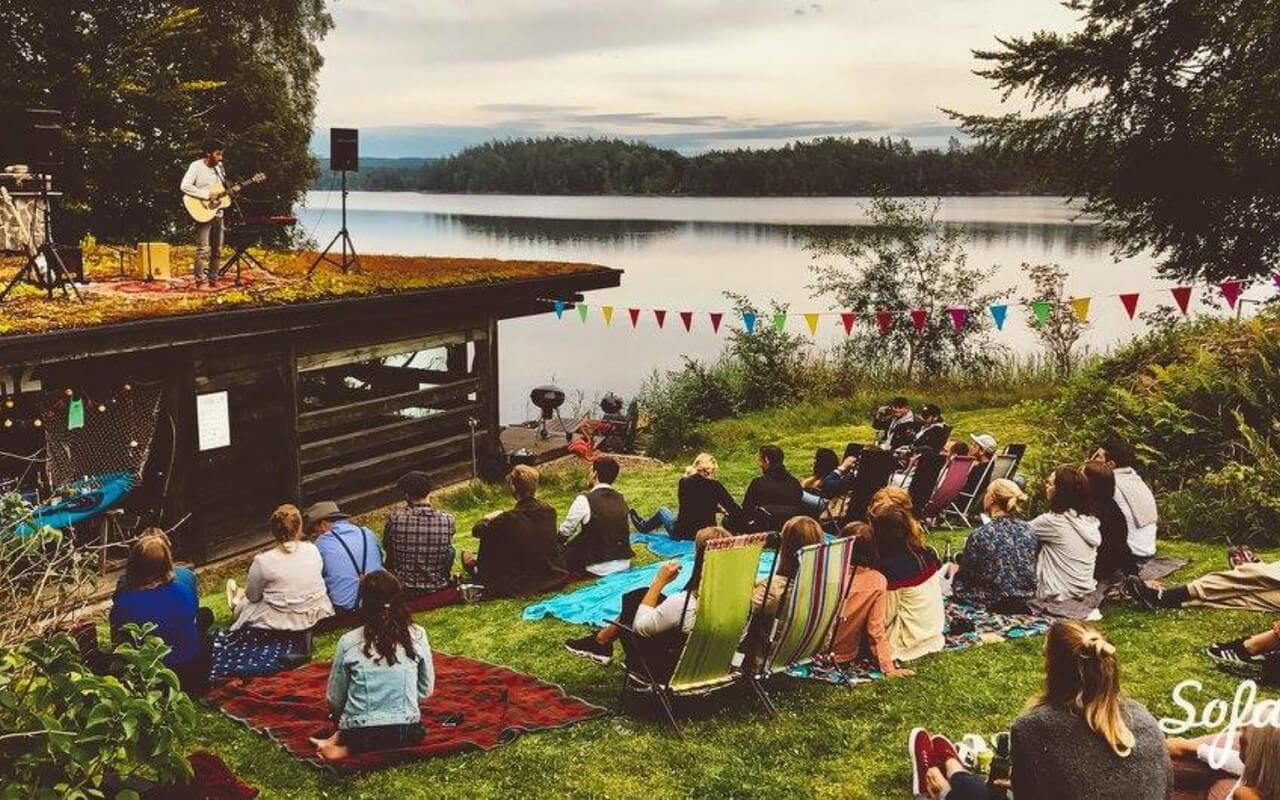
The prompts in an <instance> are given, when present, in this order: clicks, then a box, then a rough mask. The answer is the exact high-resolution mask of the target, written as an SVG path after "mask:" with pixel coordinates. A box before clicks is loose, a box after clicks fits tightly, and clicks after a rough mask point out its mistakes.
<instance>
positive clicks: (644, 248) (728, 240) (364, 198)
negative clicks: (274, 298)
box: [299, 192, 1263, 422]
mask: <svg viewBox="0 0 1280 800" xmlns="http://www.w3.org/2000/svg"><path fill="white" fill-rule="evenodd" d="M865 204H866V200H865V198H856V197H848V198H830V197H824V198H649V197H531V196H511V195H432V194H419V193H413V192H352V193H351V195H350V197H349V200H348V227H349V228H350V230H351V235H352V239H353V240H354V241H355V244H356V248H357V249H358V251H359V252H361V253H399V254H405V255H432V256H476V257H493V258H527V259H548V260H559V261H587V262H593V263H597V264H604V265H606V266H610V267H617V268H619V269H623V270H625V271H626V274H625V275H624V276H623V278H622V286H621V287H620V288H617V289H609V290H603V291H596V292H590V293H588V295H587V301H586V302H587V304H588V306H589V309H590V313H589V316H588V319H587V321H586V323H585V324H584V323H582V322H580V321H579V319H578V316H577V314H576V313H574V312H572V311H570V312H566V313H565V316H564V319H563V320H557V319H556V317H555V315H554V314H547V315H544V316H541V317H533V318H526V319H518V320H508V321H506V322H503V323H502V325H501V329H500V332H499V337H500V344H501V354H500V358H501V369H502V399H501V414H502V419H503V421H504V422H516V421H520V420H524V419H528V418H530V417H531V416H533V413H534V409H533V408H532V406H531V405H530V404H529V402H528V392H529V389H531V388H532V387H533V386H536V385H538V384H541V383H548V382H550V383H555V384H557V385H559V386H560V387H561V388H563V389H564V390H565V391H566V392H568V393H569V394H570V397H571V398H572V397H574V396H575V395H576V394H578V393H581V396H582V398H583V399H584V400H585V401H586V402H588V403H591V402H593V401H594V399H595V398H596V397H598V396H600V395H602V394H604V393H605V392H607V391H614V392H617V393H618V394H620V395H622V396H623V397H624V398H626V399H628V400H629V399H630V398H631V396H632V395H633V394H634V393H635V392H636V390H637V389H638V388H639V387H640V385H641V383H642V382H643V381H644V379H645V378H646V377H648V376H649V375H650V374H651V373H652V372H653V370H655V369H657V370H665V369H671V368H675V367H678V366H680V364H681V363H682V358H683V357H685V356H689V357H693V358H699V359H709V358H713V357H714V356H715V355H716V354H718V353H719V352H720V350H721V347H722V345H723V343H724V328H723V327H722V328H721V331H720V333H719V334H715V333H713V332H712V330H711V326H710V323H709V322H708V320H707V316H706V314H705V312H707V311H717V310H720V311H723V310H727V308H728V303H727V302H726V300H725V298H724V295H723V293H724V292H725V291H732V292H735V293H739V294H743V295H746V296H747V297H749V298H751V299H752V300H753V301H754V302H755V303H756V304H757V305H758V306H759V307H761V308H767V307H768V304H769V302H770V301H772V300H776V301H779V302H783V303H790V304H791V311H792V312H793V313H795V314H796V316H795V317H794V318H792V319H790V320H789V322H788V325H789V326H790V327H791V329H793V330H795V331H797V332H801V331H803V332H806V333H807V328H806V326H805V323H804V320H803V318H801V317H800V316H799V314H800V313H803V312H806V311H829V310H831V309H830V306H829V301H828V300H826V299H814V298H813V297H812V293H811V290H810V288H809V284H810V282H811V276H810V265H811V263H812V260H811V258H810V256H809V254H808V253H807V252H805V250H804V244H805V236H804V229H805V227H806V226H815V225H821V226H850V225H859V224H866V221H867V218H866V214H865ZM338 206H339V198H338V193H337V192H332V193H327V192H313V193H311V194H310V195H309V196H308V198H307V205H306V207H305V208H302V209H300V210H299V217H300V228H301V229H302V230H303V231H305V232H308V233H310V235H311V236H312V237H313V238H314V239H315V240H317V241H319V242H320V243H321V244H323V243H325V242H327V241H328V240H329V239H330V237H332V236H333V234H334V232H335V231H336V230H337V229H338V225H339V209H338ZM941 217H942V219H943V220H944V221H946V222H948V223H951V224H955V225H958V226H961V227H962V229H963V230H964V231H965V232H966V233H967V234H968V244H967V252H968V254H969V263H970V264H971V265H974V266H981V267H990V268H992V269H993V270H994V275H993V277H992V279H991V281H990V284H989V285H990V286H991V287H1013V288H1014V297H1015V298H1016V297H1017V296H1020V295H1022V294H1023V293H1025V292H1026V290H1027V285H1026V281H1025V279H1024V278H1023V276H1022V273H1021V271H1020V269H1019V265H1021V264H1022V263H1023V262H1033V263H1034V262H1049V261H1053V262H1057V263H1059V264H1061V265H1062V266H1063V267H1065V268H1066V269H1067V270H1069V272H1070V274H1071V278H1070V280H1069V282H1068V286H1067V291H1068V293H1070V294H1071V295H1073V296H1086V295H1090V296H1094V300H1093V305H1092V309H1091V318H1092V322H1091V326H1090V330H1089V331H1088V332H1087V334H1086V337H1085V344H1086V345H1087V346H1089V347H1090V348H1092V349H1094V350H1104V349H1107V348H1110V347H1114V346H1115V345H1116V344H1118V343H1122V342H1124V341H1126V340H1128V339H1129V338H1131V337H1132V336H1134V335H1135V334H1136V333H1139V332H1140V331H1141V323H1140V322H1130V321H1129V319H1128V316H1127V315H1126V313H1125V311H1124V308H1123V306H1122V305H1121V303H1120V301H1119V299H1118V298H1116V297H1114V296H1110V297H1103V296H1101V295H1115V294H1118V293H1122V292H1142V293H1143V297H1142V300H1141V301H1140V305H1139V310H1140V311H1141V310H1145V309H1151V308H1154V307H1155V306H1156V305H1158V304H1161V303H1163V304H1171V303H1172V299H1171V298H1170V295H1169V292H1168V291H1167V288H1168V286H1169V285H1170V284H1169V283H1168V282H1167V281H1165V280H1161V279H1159V278H1157V277H1156V276H1155V275H1154V274H1153V262H1152V260H1151V259H1150V258H1145V257H1140V258H1133V259H1127V260H1124V261H1120V262H1116V261H1115V259H1114V258H1113V257H1112V256H1111V254H1110V249H1109V247H1108V246H1107V244H1106V243H1105V242H1103V241H1101V240H1100V238H1099V236H1098V234H1097V231H1096V227H1095V226H1094V225H1093V224H1092V223H1091V222H1090V221H1089V220H1085V219H1081V218H1080V217H1079V215H1078V213H1077V212H1076V211H1074V210H1073V209H1071V208H1069V207H1068V206H1067V204H1066V203H1065V202H1064V201H1063V200H1061V199H1059V198H1047V197H957V198H946V199H944V200H943V202H942V208H941ZM1255 293H1263V290H1262V289H1261V288H1260V289H1259V290H1256V291H1255ZM1246 296H1251V294H1246ZM1195 302H1196V301H1194V300H1193V303H1195ZM602 305H612V306H614V307H615V308H616V312H615V316H614V318H613V323H612V325H610V326H606V325H605V324H604V320H603V319H602V318H601V316H600V314H599V307H600V306H602ZM631 307H635V308H642V309H646V311H645V312H644V315H643V316H642V317H641V320H640V325H639V328H638V329H636V330H633V329H632V327H631V323H630V320H629V319H628V316H627V312H626V309H627V308H631ZM654 308H666V309H669V315H668V319H667V321H666V326H665V328H663V329H662V330H659V329H658V328H657V326H656V324H655V322H654V319H653V314H652V312H651V311H649V310H648V309H654ZM682 310H691V311H696V312H703V313H700V314H698V315H697V316H696V317H695V320H694V324H693V330H692V332H690V333H686V332H685V330H684V327H683V326H682V325H681V322H680V319H679V317H678V314H677V312H679V311H682ZM725 324H726V325H728V324H733V323H732V321H731V319H730V316H729V315H726V317H725ZM843 335H844V334H843V329H842V328H841V327H840V324H839V319H838V317H829V316H828V317H823V318H821V322H820V327H819V329H818V336H817V337H816V339H815V341H816V342H817V343H819V344H823V343H829V342H833V341H836V340H837V339H838V338H840V337H843ZM997 341H999V342H1000V343H1001V344H1003V345H1005V346H1007V347H1008V348H1009V349H1010V350H1011V351H1012V352H1019V353H1026V352H1033V351H1035V350H1036V349H1037V345H1036V343H1035V341H1034V340H1033V339H1032V338H1031V336H1030V335H1029V333H1028V331H1027V327H1026V323H1025V321H1024V317H1023V312H1022V311H1021V310H1020V309H1018V308H1013V307H1011V308H1010V312H1009V320H1008V322H1007V323H1006V324H1005V327H1004V330H1003V331H1002V332H1000V333H998V334H997ZM571 402H572V401H571Z"/></svg>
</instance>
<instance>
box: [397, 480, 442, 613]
mask: <svg viewBox="0 0 1280 800" xmlns="http://www.w3.org/2000/svg"><path fill="white" fill-rule="evenodd" d="M396 488H398V489H399V490H400V492H401V493H402V494H404V498H405V505H404V507H402V508H397V509H395V510H394V511H392V512H391V514H390V515H388V516H387V526H386V527H385V528H384V529H383V531H382V547H383V548H384V549H385V550H386V553H387V557H386V566H385V568H386V569H389V570H391V571H392V572H394V573H395V574H396V577H397V578H399V579H400V585H401V586H402V587H403V588H404V591H405V592H406V593H407V594H411V595H412V594H430V593H431V592H438V591H440V590H441V589H443V588H445V587H446V586H448V585H449V583H450V572H451V571H452V570H453V554H454V549H453V534H454V530H455V524H454V521H453V516H452V515H451V514H446V513H445V512H443V511H440V510H438V509H435V508H432V507H431V503H430V502H428V501H427V497H428V495H430V494H431V489H432V486H431V478H430V476H428V475H427V473H425V472H417V471H414V472H410V473H408V474H406V475H404V476H403V477H401V478H400V480H399V481H397V482H396Z"/></svg>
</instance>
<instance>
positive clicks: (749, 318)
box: [742, 311, 756, 333]
mask: <svg viewBox="0 0 1280 800" xmlns="http://www.w3.org/2000/svg"><path fill="white" fill-rule="evenodd" d="M742 327H744V328H746V329H747V333H755V332H756V315H755V314H752V313H751V312H750V311H748V312H747V313H745V314H743V315H742Z"/></svg>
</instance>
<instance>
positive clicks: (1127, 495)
mask: <svg viewBox="0 0 1280 800" xmlns="http://www.w3.org/2000/svg"><path fill="white" fill-rule="evenodd" d="M1092 460H1094V461H1100V462H1102V463H1105V464H1109V465H1110V466H1111V468H1112V469H1113V470H1115V478H1116V505H1117V506H1119V507H1120V513H1121V514H1123V515H1124V520H1125V526H1126V527H1127V528H1128V531H1129V537H1128V543H1129V552H1131V553H1133V557H1134V558H1135V559H1136V560H1137V561H1138V562H1139V563H1141V562H1144V561H1146V560H1147V559H1149V558H1151V557H1152V556H1154V555H1155V554H1156V530H1157V528H1158V527H1159V522H1160V515H1159V512H1158V511H1157V510H1156V496H1155V494H1153V493H1152V491H1151V487H1149V486H1147V483H1146V481H1144V480H1142V476H1140V475H1139V474H1138V472H1137V470H1136V469H1134V467H1135V466H1136V465H1137V463H1138V459H1137V457H1136V456H1135V455H1134V453H1133V448H1132V447H1130V446H1129V445H1128V444H1127V443H1125V442H1124V441H1122V440H1120V439H1108V440H1107V442H1106V444H1104V445H1103V446H1102V447H1100V448H1099V449H1098V452H1096V453H1094V454H1093V459H1092Z"/></svg>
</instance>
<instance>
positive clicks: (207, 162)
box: [182, 139, 227, 286]
mask: <svg viewBox="0 0 1280 800" xmlns="http://www.w3.org/2000/svg"><path fill="white" fill-rule="evenodd" d="M222 149H223V144H222V142H220V141H218V140H216V139H211V140H209V141H207V142H205V144H204V148H203V149H202V150H201V152H202V153H204V155H203V156H202V157H201V158H197V159H196V160H195V161H192V162H191V166H189V167H187V174H186V175H184V176H182V193H183V194H185V195H189V196H191V197H195V198H198V199H200V200H213V199H217V198H216V197H214V196H213V191H214V188H215V187H216V190H217V191H219V192H223V193H225V191H226V190H225V189H223V187H224V186H226V185H227V176H226V173H225V172H224V171H223V168H222ZM221 259H222V209H218V211H217V213H216V214H215V215H214V217H213V219H211V220H209V221H208V222H200V223H197V224H196V259H195V273H196V286H199V285H200V283H201V281H202V280H204V279H205V275H206V274H207V275H208V281H209V285H210V286H216V285H217V283H218V262H219V261H221ZM202 268H203V270H204V272H202V271H201V270H202Z"/></svg>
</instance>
